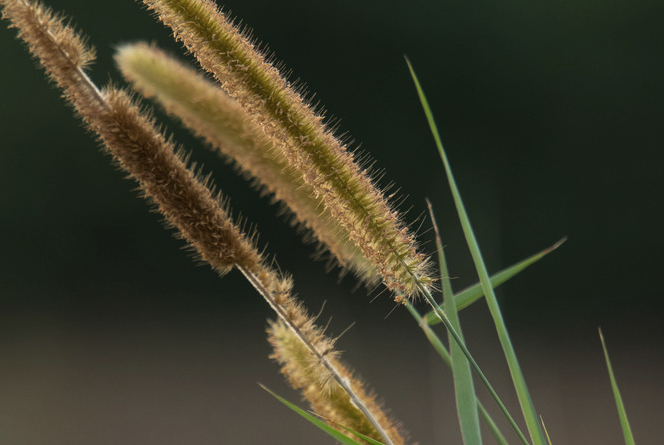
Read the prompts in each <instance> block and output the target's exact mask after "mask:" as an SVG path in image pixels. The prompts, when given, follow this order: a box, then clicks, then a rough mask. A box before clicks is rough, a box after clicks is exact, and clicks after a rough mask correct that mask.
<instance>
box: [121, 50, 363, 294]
mask: <svg viewBox="0 0 664 445" xmlns="http://www.w3.org/2000/svg"><path fill="white" fill-rule="evenodd" d="M115 58H116V61H117V63H118V66H119V67H120V70H121V71H122V74H123V76H124V77H125V78H126V79H127V80H128V81H130V82H131V84H132V86H133V87H134V89H136V90H137V91H139V92H140V93H141V94H142V95H143V96H146V97H149V98H151V99H155V100H156V101H157V102H158V103H159V104H160V105H161V106H162V107H163V108H164V109H165V110H166V111H167V112H169V113H170V114H172V115H175V116H176V117H178V118H180V119H181V120H182V121H183V122H184V123H185V125H187V126H188V127H189V128H190V129H191V130H192V131H193V132H194V133H196V134H197V135H198V136H200V137H202V138H204V139H205V140H206V141H207V142H208V143H209V144H210V145H212V146H213V147H215V148H217V150H218V151H219V153H220V154H222V155H223V156H224V157H225V158H226V159H230V160H233V159H234V160H235V163H236V166H237V167H238V168H239V169H240V171H241V172H243V173H244V174H245V175H247V176H249V177H252V178H260V180H261V181H262V182H258V181H256V185H259V186H260V187H264V189H265V191H267V192H269V193H272V194H273V196H274V197H275V199H277V200H280V201H282V202H286V203H288V205H289V207H290V209H291V210H292V212H293V213H294V215H295V220H296V221H300V222H301V224H302V225H303V226H304V227H305V228H307V229H308V230H309V231H310V233H311V234H312V235H313V236H315V237H316V239H317V240H318V242H319V243H322V244H324V245H327V246H328V248H329V250H330V251H331V252H332V253H333V254H334V255H335V256H336V257H337V258H341V259H343V260H344V261H345V264H344V265H345V266H346V267H347V268H348V269H350V270H352V271H353V272H355V273H356V274H358V275H361V276H364V277H365V279H366V280H367V281H371V280H372V279H375V277H376V275H375V269H374V268H373V265H372V264H371V263H369V262H368V261H366V259H365V258H364V256H363V255H362V254H361V252H360V251H359V249H358V248H357V247H356V246H355V245H354V244H353V243H352V242H350V241H349V236H348V233H347V231H346V230H345V229H344V227H342V226H341V225H340V224H339V223H338V222H337V221H336V220H335V219H333V218H332V217H331V216H330V215H329V213H328V212H325V211H324V209H325V204H324V203H323V201H322V199H321V198H320V197H316V194H315V192H314V190H313V189H312V188H311V187H310V186H309V185H308V184H306V183H305V182H304V179H303V177H302V174H301V173H300V172H299V171H298V170H296V169H293V168H292V167H290V166H289V164H288V163H287V162H286V161H285V160H284V158H283V157H282V156H281V152H280V151H279V150H277V149H276V148H275V144H274V143H273V141H272V140H271V139H270V138H269V137H268V136H267V135H266V134H265V133H264V132H263V131H262V130H261V129H260V128H259V127H258V126H257V125H256V123H255V122H254V121H253V119H252V118H251V116H250V115H249V114H248V113H247V111H246V110H245V109H244V108H243V107H242V106H240V104H239V103H238V102H237V101H235V100H234V99H232V98H231V97H229V96H228V95H227V94H226V93H224V91H222V90H221V89H220V88H219V87H218V86H217V85H215V84H213V83H212V82H210V81H208V80H207V79H205V78H204V77H203V76H202V75H201V74H199V73H198V72H197V71H195V70H193V69H192V68H190V67H188V66H186V65H184V64H183V63H181V62H179V61H177V60H176V59H175V58H173V57H172V56H170V55H168V54H166V53H165V52H163V51H161V50H159V49H158V48H156V47H155V46H154V45H147V44H144V43H139V44H133V45H124V46H122V47H120V48H119V50H118V52H117V54H116V56H115Z"/></svg>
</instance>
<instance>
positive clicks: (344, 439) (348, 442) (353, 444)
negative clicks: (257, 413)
mask: <svg viewBox="0 0 664 445" xmlns="http://www.w3.org/2000/svg"><path fill="white" fill-rule="evenodd" d="M260 386H261V388H263V389H264V390H265V391H267V392H269V393H270V394H272V396H273V397H274V398H275V399H277V400H278V401H280V402H281V403H283V404H284V405H286V406H287V407H288V408H290V409H292V410H293V411H295V412H296V413H297V414H299V415H300V416H302V417H304V418H305V419H306V420H308V421H309V422H311V423H312V424H313V425H315V426H317V427H318V428H320V429H321V430H323V431H324V432H326V433H327V434H329V435H330V436H332V437H333V438H334V439H335V440H336V441H338V442H340V443H342V444H344V445H362V444H361V443H359V442H357V441H356V440H353V439H351V438H350V437H348V436H346V435H345V434H343V433H340V432H339V431H337V430H335V429H334V428H332V427H331V426H330V425H328V424H327V423H325V422H323V421H322V420H320V419H319V418H317V417H316V416H314V415H312V414H309V413H308V412H306V411H305V410H303V409H302V408H300V407H298V406H297V405H294V404H292V403H291V402H289V401H288V400H286V399H284V398H282V397H279V396H278V395H277V394H275V393H274V392H272V391H270V390H269V389H267V388H266V387H265V386H263V385H260ZM380 445H382V444H380Z"/></svg>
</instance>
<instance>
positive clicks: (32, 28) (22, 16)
mask: <svg viewBox="0 0 664 445" xmlns="http://www.w3.org/2000/svg"><path fill="white" fill-rule="evenodd" d="M0 5H2V6H3V9H2V17H3V18H4V19H6V20H9V21H10V23H11V25H10V27H11V28H16V29H17V31H18V38H20V39H21V40H23V41H24V42H25V43H26V44H27V47H28V50H29V51H30V54H32V56H34V57H35V58H37V59H38V60H39V62H40V64H41V65H42V66H43V67H44V69H45V70H46V73H47V74H48V76H49V78H50V80H51V81H53V82H54V83H55V84H57V85H58V86H59V87H60V88H61V89H62V92H63V96H64V97H65V98H66V99H67V100H68V101H69V103H70V104H76V105H75V108H76V111H78V112H80V113H84V114H91V113H94V112H95V111H96V110H97V109H98V108H99V107H103V106H104V104H103V101H101V100H100V96H99V91H98V90H97V89H96V87H94V85H92V84H89V85H88V88H81V87H80V83H81V82H82V81H83V82H85V79H86V78H87V77H86V76H85V73H84V72H83V70H84V69H85V68H86V67H88V66H89V65H90V64H91V63H92V62H93V61H94V58H95V50H94V48H92V47H91V46H89V45H88V44H87V43H86V41H85V39H84V38H82V37H81V36H79V35H78V34H77V33H76V31H75V29H74V28H73V27H72V26H69V25H67V24H65V18H63V17H61V16H58V15H56V14H54V13H53V12H52V11H51V10H50V9H49V8H47V7H45V6H43V5H41V4H39V3H33V2H27V1H21V0H17V1H10V0H0Z"/></svg>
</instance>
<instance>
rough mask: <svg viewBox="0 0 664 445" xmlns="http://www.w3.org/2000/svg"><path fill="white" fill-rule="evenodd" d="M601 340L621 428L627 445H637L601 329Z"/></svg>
mask: <svg viewBox="0 0 664 445" xmlns="http://www.w3.org/2000/svg"><path fill="white" fill-rule="evenodd" d="M599 339H600V340H601V342H602V349H603V350H604V359H605V360H606V369H607V370H608V371H609V378H610V379H611V389H612V390H613V397H614V398H615V399H616V408H617V409H618V416H620V426H621V427H622V431H623V436H624V437H625V444H626V445H635V443H634V436H633V435H632V428H631V427H630V426H629V421H628V420H627V411H625V405H623V401H622V397H621V396H620V390H619V389H618V382H616V377H615V375H614V374H613V367H612V366H611V360H610V359H609V351H608V350H607V349H606V343H604V335H603V334H602V330H601V329H600V330H599Z"/></svg>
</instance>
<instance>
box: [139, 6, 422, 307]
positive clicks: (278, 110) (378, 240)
mask: <svg viewBox="0 0 664 445" xmlns="http://www.w3.org/2000/svg"><path fill="white" fill-rule="evenodd" d="M143 2H144V3H145V4H146V5H147V6H148V8H149V9H151V10H153V11H155V13H156V14H157V16H158V17H159V19H160V20H161V21H162V22H164V23H165V24H166V25H167V26H169V27H171V28H172V29H173V32H174V35H175V37H176V38H177V39H179V40H181V41H182V42H183V43H184V45H185V46H186V48H187V49H188V50H189V51H191V52H192V53H193V54H194V55H195V56H196V58H197V60H198V62H199V63H200V65H201V66H202V67H203V68H204V69H206V70H207V71H209V72H210V73H212V74H213V75H214V76H215V78H216V79H217V80H218V81H219V83H220V84H221V86H222V88H223V89H224V90H225V91H226V92H227V93H228V95H229V96H231V97H233V98H235V99H236V100H237V101H238V103H239V104H240V105H241V106H242V107H243V108H245V110H246V111H247V112H248V113H249V114H250V115H251V117H252V119H253V122H254V124H255V125H256V126H258V127H259V128H261V129H262V130H263V131H264V132H265V134H266V136H267V137H268V138H269V139H270V140H271V141H272V143H273V144H274V147H275V149H276V150H279V152H280V153H281V156H282V157H283V159H284V160H285V161H286V162H288V164H289V165H290V166H291V167H292V168H293V169H295V170H297V171H299V172H300V174H301V175H302V179H303V181H304V182H305V183H306V184H307V185H309V186H310V187H311V188H312V189H313V190H314V198H316V199H318V198H320V199H321V200H322V202H323V203H324V206H323V207H320V211H321V213H323V214H328V213H329V215H331V216H332V217H333V218H335V219H336V220H337V221H339V223H340V224H341V225H342V226H343V227H344V228H345V230H346V231H347V233H348V235H349V237H350V240H351V241H352V242H353V243H354V244H355V245H356V246H357V247H358V248H359V249H360V250H361V252H362V254H363V255H364V257H365V258H366V260H367V261H369V262H370V263H371V264H373V266H374V268H375V269H376V271H377V272H378V274H379V275H380V276H381V278H382V281H383V283H384V284H385V285H386V286H387V288H388V289H390V290H391V291H393V292H394V294H395V297H396V299H397V301H401V300H402V299H403V298H404V297H413V296H415V295H417V294H418V293H419V292H421V291H422V289H424V290H429V288H430V286H431V285H432V283H433V278H432V274H431V271H430V264H429V261H428V258H427V257H425V256H424V255H422V254H421V253H419V252H418V251H417V245H416V242H415V239H414V236H413V235H412V234H410V233H409V232H408V230H407V228H406V227H405V225H404V224H403V222H402V221H401V220H400V218H399V216H398V214H397V212H396V211H395V210H394V209H392V207H391V206H390V205H389V203H388V202H387V200H386V198H385V197H384V196H383V195H382V194H381V193H380V191H379V190H378V189H377V188H376V187H375V186H374V184H373V183H372V181H371V179H370V177H369V175H368V173H367V172H366V171H365V170H363V169H361V168H360V167H359V166H358V165H357V163H356V162H355V160H354V157H353V154H352V153H351V152H349V151H348V148H347V147H346V146H345V145H344V144H343V143H341V142H340V141H339V140H338V139H337V138H335V137H334V135H333V134H332V132H331V131H330V130H329V129H328V128H327V127H326V126H325V125H324V124H323V123H322V116H320V115H318V114H316V113H315V112H314V111H313V110H312V109H311V108H310V107H309V106H308V105H307V104H306V103H305V101H304V99H303V98H302V97H301V96H300V95H299V94H297V92H296V91H294V90H293V89H292V88H291V86H290V85H289V83H288V82H287V81H286V80H285V79H284V78H283V77H281V76H280V74H279V72H278V70H277V69H276V68H275V67H274V66H272V65H271V64H270V63H268V62H267V61H266V60H265V57H264V56H263V55H262V54H260V53H259V52H258V51H257V50H256V49H255V47H254V45H253V44H252V43H251V42H250V41H249V39H248V38H247V37H246V36H245V35H243V34H242V33H241V32H240V31H238V30H237V29H236V28H235V27H234V26H233V25H232V24H231V23H230V22H229V21H228V20H227V18H226V16H225V14H223V13H222V12H220V11H219V10H217V8H216V6H215V5H214V3H213V2H211V1H209V0H143ZM258 179H259V180H262V178H258ZM287 204H288V205H290V203H287ZM339 260H340V262H341V263H342V264H344V263H346V262H347V261H348V259H346V258H340V259H339Z"/></svg>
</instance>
